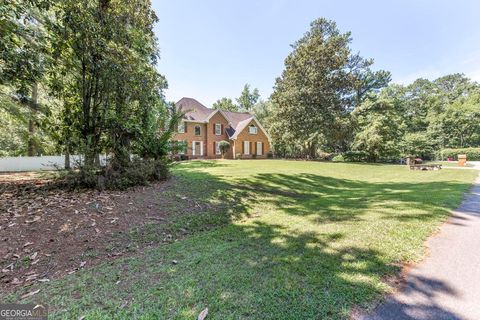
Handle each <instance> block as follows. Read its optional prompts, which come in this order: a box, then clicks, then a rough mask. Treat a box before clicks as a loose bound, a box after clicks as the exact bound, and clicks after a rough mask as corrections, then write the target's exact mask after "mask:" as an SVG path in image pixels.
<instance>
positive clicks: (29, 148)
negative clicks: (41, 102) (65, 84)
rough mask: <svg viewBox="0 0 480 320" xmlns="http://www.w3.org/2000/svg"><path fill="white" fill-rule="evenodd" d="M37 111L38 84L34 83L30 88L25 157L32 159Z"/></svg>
mask: <svg viewBox="0 0 480 320" xmlns="http://www.w3.org/2000/svg"><path fill="white" fill-rule="evenodd" d="M37 110H38V84H37V83H34V84H33V86H32V101H31V106H30V119H29V120H28V146H27V155H28V156H29V157H33V156H34V155H36V148H35V138H34V135H35V129H36V128H35V119H36V115H37Z"/></svg>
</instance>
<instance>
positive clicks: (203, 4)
mask: <svg viewBox="0 0 480 320" xmlns="http://www.w3.org/2000/svg"><path fill="white" fill-rule="evenodd" d="M152 3H153V7H154V10H155V11H156V13H157V15H158V17H159V19H160V22H159V23H158V24H157V25H156V27H155V33H156V35H157V37H158V38H159V46H160V50H161V53H160V54H161V59H160V61H159V64H158V68H159V70H160V72H161V73H162V74H164V75H165V76H166V78H167V79H168V82H169V88H170V89H168V90H167V91H166V96H167V99H169V100H173V101H176V100H178V99H180V98H181V97H183V96H189V97H194V98H196V99H198V100H200V101H201V102H202V103H204V104H206V105H207V106H211V105H212V104H213V102H215V101H216V100H217V99H220V98H221V97H231V98H235V97H237V96H238V92H239V90H241V88H242V87H243V85H244V84H245V83H250V84H251V85H252V87H256V88H258V89H259V90H260V94H261V96H262V97H263V98H267V97H268V96H269V95H270V94H271V92H272V87H273V85H274V83H275V78H276V77H278V76H280V74H281V72H282V70H283V67H284V59H285V58H286V57H287V55H288V54H289V53H290V52H291V50H292V49H291V47H290V45H291V44H293V43H294V42H295V41H296V40H297V39H299V38H300V37H301V36H302V35H303V34H304V33H305V32H306V31H307V30H308V28H309V24H310V22H311V21H312V20H314V19H316V18H318V17H325V18H327V19H332V20H335V21H336V22H337V25H338V27H339V29H340V31H342V32H346V31H351V32H352V37H353V42H352V48H353V49H354V50H358V51H360V53H361V54H362V56H365V57H372V58H374V59H375V64H374V66H373V69H374V70H378V69H385V70H388V71H391V72H392V79H393V82H396V83H403V84H407V83H410V82H412V81H413V80H415V79H416V78H419V77H425V78H428V79H435V78H437V77H439V76H442V75H446V74H449V73H455V72H462V73H465V74H466V75H467V76H469V77H471V78H472V79H474V80H477V81H480V41H478V40H479V39H480V2H479V1H476V0H460V1H447V0H442V1H435V0H424V1H413V0H408V1H397V2H395V3H393V2H390V1H380V0H375V1H374V0H371V1H353V0H352V1H315V0H305V1H303V0H297V1H293V0H291V1H287V0H265V1H250V0H248V1H237V2H235V1H220V0H204V1H194V0H190V1H187V0H180V1H173V0H161V1H160V0H152Z"/></svg>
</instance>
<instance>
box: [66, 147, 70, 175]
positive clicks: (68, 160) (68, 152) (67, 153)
mask: <svg viewBox="0 0 480 320" xmlns="http://www.w3.org/2000/svg"><path fill="white" fill-rule="evenodd" d="M69 149H70V148H69V147H68V146H67V148H66V150H65V169H67V170H70V169H71V166H70V150H69Z"/></svg>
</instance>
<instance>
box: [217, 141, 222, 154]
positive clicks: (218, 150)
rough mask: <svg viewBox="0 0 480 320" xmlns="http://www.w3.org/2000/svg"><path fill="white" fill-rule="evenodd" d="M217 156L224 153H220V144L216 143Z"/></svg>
mask: <svg viewBox="0 0 480 320" xmlns="http://www.w3.org/2000/svg"><path fill="white" fill-rule="evenodd" d="M215 154H216V155H221V154H222V152H221V151H220V142H218V141H215Z"/></svg>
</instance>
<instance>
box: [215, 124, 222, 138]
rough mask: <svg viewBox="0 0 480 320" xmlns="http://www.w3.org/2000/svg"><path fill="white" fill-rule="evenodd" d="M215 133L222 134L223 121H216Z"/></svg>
mask: <svg viewBox="0 0 480 320" xmlns="http://www.w3.org/2000/svg"><path fill="white" fill-rule="evenodd" d="M217 128H218V133H217ZM215 135H216V136H221V135H222V124H221V123H215Z"/></svg>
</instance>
